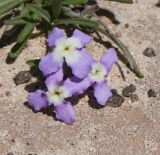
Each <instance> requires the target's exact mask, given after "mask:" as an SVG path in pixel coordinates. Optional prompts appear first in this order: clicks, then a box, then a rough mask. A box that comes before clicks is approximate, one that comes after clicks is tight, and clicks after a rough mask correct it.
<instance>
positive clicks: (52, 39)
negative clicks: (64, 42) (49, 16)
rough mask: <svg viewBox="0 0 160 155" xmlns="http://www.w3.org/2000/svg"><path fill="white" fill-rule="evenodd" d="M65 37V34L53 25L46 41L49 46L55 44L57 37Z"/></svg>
mask: <svg viewBox="0 0 160 155" xmlns="http://www.w3.org/2000/svg"><path fill="white" fill-rule="evenodd" d="M63 37H65V34H64V33H63V32H62V30H61V29H59V28H57V27H55V28H54V29H53V30H52V32H51V33H50V34H49V36H48V39H47V43H48V45H49V46H55V43H56V41H57V39H60V38H63Z"/></svg>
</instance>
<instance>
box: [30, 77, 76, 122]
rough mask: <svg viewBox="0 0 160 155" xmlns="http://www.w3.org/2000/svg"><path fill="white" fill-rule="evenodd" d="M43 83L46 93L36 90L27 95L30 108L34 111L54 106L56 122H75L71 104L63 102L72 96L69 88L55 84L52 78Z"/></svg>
mask: <svg viewBox="0 0 160 155" xmlns="http://www.w3.org/2000/svg"><path fill="white" fill-rule="evenodd" d="M45 83H46V86H47V88H48V91H47V92H44V91H43V90H37V91H36V92H32V93H30V94H29V96H28V102H29V104H30V106H31V107H32V108H33V109H34V110H35V111H39V110H41V109H42V108H47V107H49V106H50V108H52V107H53V106H54V109H55V112H56V118H57V119H58V120H61V121H64V122H65V123H66V124H73V122H75V112H74V110H73V107H72V105H71V103H70V102H69V101H67V100H65V99H66V98H68V97H71V96H72V95H73V94H72V92H71V91H70V87H67V85H66V86H65V85H61V84H58V83H56V82H55V80H54V78H53V77H49V78H47V79H46V81H45ZM52 105H53V106H52Z"/></svg>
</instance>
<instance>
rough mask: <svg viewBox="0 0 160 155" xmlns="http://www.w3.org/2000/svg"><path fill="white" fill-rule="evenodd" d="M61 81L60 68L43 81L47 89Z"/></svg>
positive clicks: (61, 71)
mask: <svg viewBox="0 0 160 155" xmlns="http://www.w3.org/2000/svg"><path fill="white" fill-rule="evenodd" d="M62 80H63V69H62V68H60V69H59V70H58V71H57V72H55V73H53V74H52V75H50V76H48V77H47V78H46V80H45V84H46V86H47V88H48V89H49V87H52V86H53V85H57V84H59V83H60V82H61V81H62Z"/></svg>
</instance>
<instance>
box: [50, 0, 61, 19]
mask: <svg viewBox="0 0 160 155" xmlns="http://www.w3.org/2000/svg"><path fill="white" fill-rule="evenodd" d="M61 6H62V0H52V12H53V18H58V17H59V15H60V13H61Z"/></svg>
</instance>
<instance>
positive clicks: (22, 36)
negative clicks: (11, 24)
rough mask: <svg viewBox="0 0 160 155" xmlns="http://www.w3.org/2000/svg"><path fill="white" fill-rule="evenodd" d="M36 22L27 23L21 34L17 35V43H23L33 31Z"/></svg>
mask: <svg viewBox="0 0 160 155" xmlns="http://www.w3.org/2000/svg"><path fill="white" fill-rule="evenodd" d="M34 26H35V24H33V23H28V24H26V25H25V27H24V28H23V29H22V31H21V32H20V34H19V35H18V37H17V43H22V42H24V41H25V40H26V38H27V37H28V36H29V35H30V34H31V33H32V31H33V29H34Z"/></svg>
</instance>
